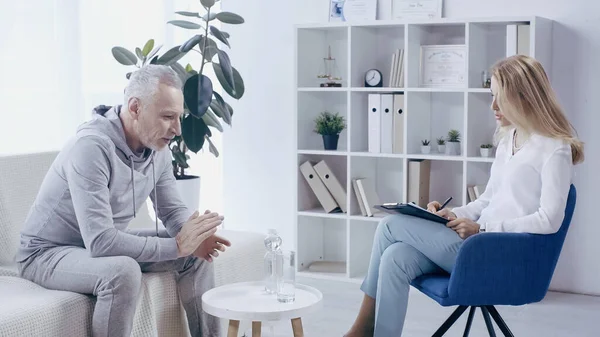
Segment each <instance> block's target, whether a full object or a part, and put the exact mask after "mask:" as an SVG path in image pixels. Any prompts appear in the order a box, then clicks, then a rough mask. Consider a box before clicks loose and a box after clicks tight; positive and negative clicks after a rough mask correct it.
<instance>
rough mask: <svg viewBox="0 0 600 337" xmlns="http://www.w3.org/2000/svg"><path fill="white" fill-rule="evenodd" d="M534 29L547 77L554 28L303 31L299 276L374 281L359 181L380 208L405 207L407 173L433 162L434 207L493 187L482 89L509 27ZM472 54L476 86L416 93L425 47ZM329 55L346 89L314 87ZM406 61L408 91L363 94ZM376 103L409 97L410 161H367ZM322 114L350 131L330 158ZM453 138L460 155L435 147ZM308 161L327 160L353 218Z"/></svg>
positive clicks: (472, 23)
mask: <svg viewBox="0 0 600 337" xmlns="http://www.w3.org/2000/svg"><path fill="white" fill-rule="evenodd" d="M512 24H518V25H529V26H530V36H529V40H530V45H529V50H530V53H529V54H530V56H533V57H535V58H536V59H538V60H539V61H541V62H542V64H543V65H544V66H545V67H548V66H549V65H550V63H551V48H552V47H551V35H552V22H551V21H550V20H548V19H544V18H540V17H491V18H467V19H437V20H427V21H372V22H357V23H322V24H314V25H298V26H296V30H295V45H296V50H295V66H296V69H295V79H294V81H295V91H296V93H295V101H294V105H295V121H296V123H297V125H296V127H295V132H296V134H295V135H294V136H295V140H296V142H295V148H294V151H295V152H296V154H297V167H296V173H295V174H296V178H297V179H296V180H297V188H296V191H295V198H296V205H297V208H296V214H295V215H294V228H295V235H296V249H297V256H298V263H297V265H298V273H299V274H300V275H304V276H311V277H319V278H333V279H337V280H348V281H353V282H361V281H362V279H363V277H364V276H365V275H366V272H367V268H368V265H369V259H370V255H371V248H372V242H373V236H374V233H375V229H376V228H377V224H378V221H379V220H380V219H381V218H380V217H364V216H362V215H361V212H360V209H359V206H358V202H357V199H356V196H355V194H354V189H353V187H352V178H355V177H359V176H360V177H368V178H370V179H373V181H374V182H375V186H376V190H377V193H378V195H379V196H380V198H381V199H382V202H392V201H400V202H405V201H406V199H407V188H406V186H407V184H406V180H407V167H408V161H409V160H412V159H429V160H431V176H430V193H429V195H430V199H432V200H444V199H446V198H447V197H448V196H453V198H454V200H453V203H454V205H453V206H458V205H464V204H466V203H467V200H468V193H467V186H468V185H474V184H485V183H486V182H487V180H488V179H489V170H490V167H491V163H492V161H493V158H483V157H480V155H479V145H480V144H482V143H490V142H491V141H492V136H493V132H494V129H495V120H494V118H493V115H492V112H491V109H490V105H491V101H492V98H491V95H490V90H489V89H487V88H482V86H481V72H482V71H483V70H489V69H490V68H491V66H492V65H493V64H494V63H495V62H496V61H497V60H499V59H501V58H503V57H505V55H506V34H507V33H506V31H507V29H506V27H507V25H512ZM428 44H448V45H449V44H465V45H466V46H467V58H468V60H467V73H468V81H467V82H468V84H467V87H465V88H422V87H419V86H418V81H419V69H420V67H419V66H420V46H421V45H428ZM328 47H331V51H332V54H333V56H334V57H336V59H337V65H338V69H339V71H340V72H341V76H342V78H343V80H342V87H335V88H321V87H319V83H320V82H319V80H318V79H317V77H316V74H317V72H318V71H319V69H320V64H321V63H322V62H323V57H325V56H326V55H327V50H328ZM397 48H403V49H404V51H405V60H404V76H405V78H404V83H405V84H406V87H405V88H389V87H383V88H365V87H364V85H363V78H364V73H365V72H366V71H367V70H368V69H371V68H376V69H379V70H380V71H381V73H382V74H383V83H384V85H387V84H388V80H389V78H388V76H389V73H390V68H391V55H392V53H393V52H394V51H395V50H396V49H397ZM371 93H403V94H404V99H405V101H404V107H405V123H404V149H403V151H402V153H394V154H391V153H370V152H368V137H367V134H368V130H367V99H368V95H369V94H371ZM324 110H329V111H334V112H339V113H340V114H341V115H344V117H345V118H346V120H347V124H348V128H347V129H346V130H344V131H343V132H342V133H341V135H340V139H339V144H338V150H337V151H325V150H323V141H322V138H321V136H320V135H318V134H315V133H314V132H313V128H314V119H315V118H316V117H317V115H318V114H319V113H321V112H322V111H324ZM450 129H457V130H459V131H460V133H461V154H460V155H458V156H450V155H445V154H439V153H437V150H436V149H437V147H436V145H435V139H436V138H438V137H440V136H444V137H445V136H446V135H447V133H448V131H449V130H450ZM425 138H426V139H430V140H431V144H432V150H431V153H430V154H427V155H423V154H421V153H420V141H421V139H425ZM306 160H310V161H311V162H312V163H313V164H315V163H317V162H318V161H320V160H325V161H326V162H327V164H328V165H329V167H330V168H331V170H332V171H333V173H334V174H335V175H336V177H337V178H338V179H339V180H340V182H341V184H342V185H343V186H344V187H345V190H346V195H347V200H346V202H347V205H348V206H349V207H348V212H347V213H326V212H325V211H324V210H323V208H322V207H321V205H320V204H319V202H318V200H317V198H316V196H315V195H314V193H313V192H312V190H311V189H310V187H309V186H308V184H307V183H306V181H305V180H304V177H303V176H302V174H301V173H300V170H299V166H300V165H301V164H302V163H304V162H305V161H306ZM322 260H326V261H338V262H340V261H341V262H345V266H346V268H345V272H343V273H323V272H309V271H308V269H307V268H308V266H309V265H310V264H311V263H312V262H314V261H322Z"/></svg>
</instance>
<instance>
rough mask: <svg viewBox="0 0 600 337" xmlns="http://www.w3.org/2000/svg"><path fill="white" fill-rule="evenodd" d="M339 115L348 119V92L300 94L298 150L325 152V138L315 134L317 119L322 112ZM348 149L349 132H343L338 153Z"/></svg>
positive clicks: (308, 92)
mask: <svg viewBox="0 0 600 337" xmlns="http://www.w3.org/2000/svg"><path fill="white" fill-rule="evenodd" d="M324 111H329V112H331V113H339V114H340V116H343V117H344V118H345V119H346V120H347V119H348V116H347V115H348V114H347V111H348V94H347V93H346V92H317V91H314V92H310V91H307V92H298V119H297V122H298V124H297V128H298V149H300V150H317V151H321V150H324V145H323V137H322V136H321V135H320V134H318V133H315V132H314V129H315V119H316V118H317V117H318V116H319V115H320V114H321V112H324ZM347 148H348V132H347V129H346V130H343V131H342V133H341V134H340V137H339V140H338V147H337V150H338V151H346V149H347Z"/></svg>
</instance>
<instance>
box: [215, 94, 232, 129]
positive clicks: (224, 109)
mask: <svg viewBox="0 0 600 337" xmlns="http://www.w3.org/2000/svg"><path fill="white" fill-rule="evenodd" d="M213 95H214V96H215V99H216V101H215V100H213V101H212V102H210V107H211V109H212V110H213V112H214V113H215V114H216V115H217V116H219V117H221V118H222V119H223V121H224V122H225V123H227V124H228V125H229V126H231V112H230V109H231V106H229V104H227V103H225V101H224V100H223V97H221V95H220V94H219V93H218V92H216V91H213ZM213 105H217V106H218V107H217V108H216V109H215V107H214V106H213Z"/></svg>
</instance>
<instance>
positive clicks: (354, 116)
mask: <svg viewBox="0 0 600 337" xmlns="http://www.w3.org/2000/svg"><path fill="white" fill-rule="evenodd" d="M370 96H379V101H380V102H382V103H381V104H380V106H379V108H380V111H379V114H380V115H379V116H380V117H379V118H380V122H379V123H380V128H379V133H378V135H377V139H378V140H379V142H380V144H381V142H382V137H381V133H382V132H383V129H382V128H383V127H388V128H389V129H388V131H389V132H391V135H390V136H389V138H388V139H386V140H385V141H389V142H391V144H390V143H388V144H389V145H391V149H389V148H388V150H386V149H384V147H383V146H381V147H380V152H369V128H370V124H369V115H370V114H372V112H371V111H369V109H370V107H369V97H370ZM405 96H406V95H405V94H404V93H401V92H398V93H377V92H352V93H351V94H350V110H351V112H350V132H351V136H350V138H351V142H350V150H351V151H352V153H361V154H367V153H372V154H373V155H381V156H391V157H396V156H398V155H401V154H402V153H404V148H403V147H404V146H400V147H402V148H401V149H396V148H395V147H394V142H395V137H396V136H397V137H401V139H402V141H401V144H404V143H405V138H406V137H405V136H404V134H405V130H406V126H405V125H403V124H406V123H399V124H397V125H398V130H400V131H399V132H398V134H397V135H395V132H396V131H395V129H396V127H395V125H394V123H395V117H396V116H394V114H397V113H400V114H404V110H405V109H403V107H404V106H405V103H402V104H401V106H400V107H399V108H400V109H397V108H398V107H397V106H395V104H396V103H400V102H405ZM384 97H387V98H388V99H384ZM384 102H387V103H390V105H389V106H384V104H385V103H384ZM386 108H387V110H386ZM395 109H397V111H396V110H395ZM386 113H389V115H387V117H388V118H389V119H387V121H388V123H386V122H385V121H386V117H385V116H384V115H385V114H386ZM398 116H401V115H398ZM401 118H403V119H404V120H406V117H405V116H403V117H401ZM390 119H391V121H390ZM398 144H400V143H398ZM382 151H389V152H382Z"/></svg>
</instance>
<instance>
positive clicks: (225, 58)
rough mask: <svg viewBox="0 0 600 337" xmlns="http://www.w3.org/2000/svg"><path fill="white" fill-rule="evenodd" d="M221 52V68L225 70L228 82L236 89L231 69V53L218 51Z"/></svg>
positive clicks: (224, 73) (224, 74)
mask: <svg viewBox="0 0 600 337" xmlns="http://www.w3.org/2000/svg"><path fill="white" fill-rule="evenodd" d="M217 53H218V54H219V64H220V65H221V70H222V71H223V76H225V80H226V81H227V83H228V84H229V85H230V86H231V87H232V88H233V89H235V82H234V80H233V70H231V61H230V60H229V55H227V53H226V52H224V51H222V50H219V51H218V52H217Z"/></svg>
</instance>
